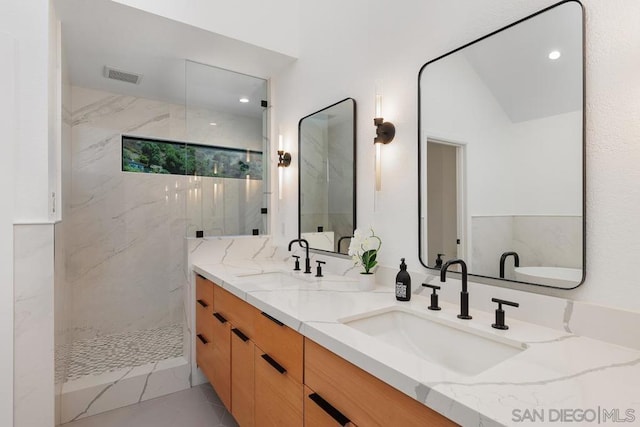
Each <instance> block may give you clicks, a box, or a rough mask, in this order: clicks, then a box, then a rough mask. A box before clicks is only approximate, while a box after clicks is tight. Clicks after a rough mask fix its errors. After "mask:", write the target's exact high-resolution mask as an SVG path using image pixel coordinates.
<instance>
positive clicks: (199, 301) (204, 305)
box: [197, 299, 209, 308]
mask: <svg viewBox="0 0 640 427" xmlns="http://www.w3.org/2000/svg"><path fill="white" fill-rule="evenodd" d="M197 303H198V304H200V305H201V306H203V307H204V308H207V307H209V304H207V303H206V302H204V301H202V300H201V299H199V300H197Z"/></svg>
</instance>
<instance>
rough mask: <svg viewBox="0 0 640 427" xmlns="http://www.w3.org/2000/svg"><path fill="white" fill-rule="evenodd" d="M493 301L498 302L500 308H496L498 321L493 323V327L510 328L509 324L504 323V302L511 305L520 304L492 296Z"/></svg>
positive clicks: (518, 305)
mask: <svg viewBox="0 0 640 427" xmlns="http://www.w3.org/2000/svg"><path fill="white" fill-rule="evenodd" d="M491 301H492V302H497V303H498V308H496V323H493V324H491V327H492V328H495V329H502V330H506V329H509V326H507V325H505V324H504V310H503V309H502V304H504V305H509V306H511V307H520V304H518V303H517V302H513V301H507V300H503V299H499V298H491Z"/></svg>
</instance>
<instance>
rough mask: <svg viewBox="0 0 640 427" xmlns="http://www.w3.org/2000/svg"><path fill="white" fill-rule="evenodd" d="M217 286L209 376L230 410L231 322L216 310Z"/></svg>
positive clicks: (214, 298)
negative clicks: (210, 373) (210, 374)
mask: <svg viewBox="0 0 640 427" xmlns="http://www.w3.org/2000/svg"><path fill="white" fill-rule="evenodd" d="M218 289H220V288H218V287H217V286H215V287H214V289H213V294H214V296H213V300H214V309H213V319H212V324H213V328H212V329H213V336H212V340H211V365H212V366H211V372H212V376H211V378H209V381H210V382H211V385H212V386H213V388H214V389H215V390H216V393H217V394H218V397H219V398H220V400H221V401H222V403H223V404H224V406H225V407H226V408H227V410H228V411H231V323H229V321H228V320H227V319H226V318H225V317H224V316H222V315H221V314H220V313H218V312H217V311H216V308H215V305H216V303H215V302H216V297H217V295H216V294H217V290H218Z"/></svg>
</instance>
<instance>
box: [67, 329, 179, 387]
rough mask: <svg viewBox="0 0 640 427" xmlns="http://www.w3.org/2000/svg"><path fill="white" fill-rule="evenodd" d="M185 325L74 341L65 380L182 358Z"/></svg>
mask: <svg viewBox="0 0 640 427" xmlns="http://www.w3.org/2000/svg"><path fill="white" fill-rule="evenodd" d="M182 341H183V326H182V325H181V324H176V325H170V326H165V327H162V328H153V329H144V330H140V331H133V332H126V333H119V334H111V335H105V336H101V337H97V338H91V339H85V340H79V341H76V342H74V343H72V344H71V351H70V354H69V367H68V370H67V375H66V381H73V380H76V379H78V378H81V377H83V376H85V375H98V374H102V373H105V372H110V371H114V370H118V369H122V368H127V367H129V368H130V367H135V366H142V365H145V364H147V363H153V362H157V361H160V360H165V359H171V358H173V357H180V356H182V353H183V342H182Z"/></svg>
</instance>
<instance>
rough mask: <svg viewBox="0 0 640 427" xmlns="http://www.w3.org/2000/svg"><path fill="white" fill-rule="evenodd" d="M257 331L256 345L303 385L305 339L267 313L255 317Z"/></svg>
mask: <svg viewBox="0 0 640 427" xmlns="http://www.w3.org/2000/svg"><path fill="white" fill-rule="evenodd" d="M255 329H256V334H255V339H254V340H253V341H254V342H255V343H256V345H257V346H258V347H260V348H261V349H262V350H264V352H265V353H267V354H269V355H270V356H271V357H273V358H274V359H275V360H277V361H278V363H279V364H281V365H282V366H284V368H285V369H286V370H287V373H288V375H289V376H290V377H291V378H293V379H295V380H296V381H298V382H299V383H302V371H303V369H302V363H303V348H304V337H303V336H302V335H300V334H299V333H298V332H296V331H294V330H293V329H291V328H289V327H288V326H286V325H283V324H282V323H280V322H279V321H278V320H277V319H275V318H273V317H271V316H268V315H265V313H259V314H258V315H257V316H256V317H255Z"/></svg>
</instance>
